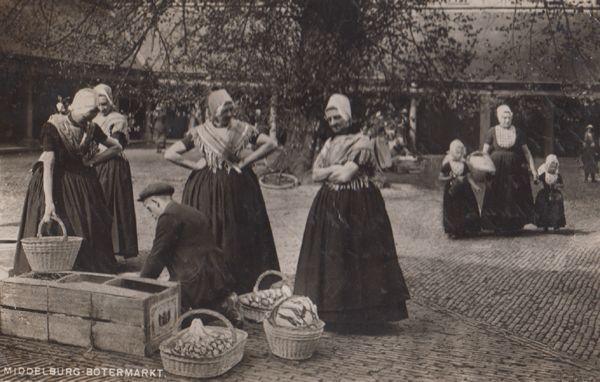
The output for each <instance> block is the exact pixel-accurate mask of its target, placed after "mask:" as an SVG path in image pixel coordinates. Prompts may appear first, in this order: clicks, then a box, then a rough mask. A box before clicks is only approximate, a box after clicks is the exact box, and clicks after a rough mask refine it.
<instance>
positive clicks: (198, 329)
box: [160, 309, 248, 378]
mask: <svg viewBox="0 0 600 382" xmlns="http://www.w3.org/2000/svg"><path fill="white" fill-rule="evenodd" d="M197 315H206V316H210V317H212V318H216V319H217V320H218V321H220V322H221V323H222V324H224V326H225V327H222V326H212V325H211V326H205V325H204V323H203V322H202V320H200V319H199V318H195V319H194V320H193V321H192V324H191V326H190V327H189V328H186V329H183V330H180V331H179V332H178V333H176V334H175V335H174V336H172V337H171V338H169V339H167V340H166V341H164V342H163V343H162V344H161V345H160V357H161V359H162V362H163V367H164V368H165V370H166V371H167V372H169V373H171V374H175V375H180V376H184V377H193V378H212V377H217V376H219V375H222V374H225V373H226V372H227V371H229V370H230V369H231V368H233V367H234V366H235V365H237V364H238V363H239V362H240V361H241V360H242V358H243V356H244V346H245V345H246V340H247V339H248V333H246V332H244V331H243V330H239V329H236V328H234V327H233V325H231V322H229V320H227V319H226V318H225V317H223V316H222V315H221V314H219V313H217V312H214V311H212V310H208V309H195V310H190V311H189V312H187V313H185V314H184V315H182V316H181V317H180V318H179V321H177V325H176V328H180V327H181V324H182V323H183V321H184V320H185V319H186V318H188V317H191V316H197ZM218 321H217V322H218Z"/></svg>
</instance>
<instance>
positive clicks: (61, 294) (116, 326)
mask: <svg viewBox="0 0 600 382" xmlns="http://www.w3.org/2000/svg"><path fill="white" fill-rule="evenodd" d="M0 288H1V289H0V331H1V332H2V333H3V334H6V335H13V336H18V337H25V338H34V339H38V340H46V341H53V342H58V343H64V344H69V345H75V346H83V347H90V346H93V347H95V348H98V349H101V350H110V351H116V352H123V353H128V354H136V355H150V354H152V353H153V352H155V351H156V350H157V349H158V346H159V345H160V343H161V342H162V341H163V340H165V339H166V338H168V337H169V336H170V335H171V334H172V331H173V329H174V324H175V322H176V321H177V319H178V317H179V311H180V304H181V303H180V301H181V300H180V289H179V288H180V287H179V284H178V283H173V282H161V281H156V280H152V279H141V278H131V277H117V276H112V275H106V274H98V273H84V272H61V273H52V274H44V273H28V274H25V275H21V276H18V277H11V278H8V279H5V280H3V281H2V282H1V284H0Z"/></svg>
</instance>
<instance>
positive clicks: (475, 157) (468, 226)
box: [448, 151, 496, 238]
mask: <svg viewBox="0 0 600 382" xmlns="http://www.w3.org/2000/svg"><path fill="white" fill-rule="evenodd" d="M467 165H468V167H469V171H468V172H467V174H466V175H465V176H464V177H463V179H462V180H459V179H456V181H455V182H453V184H452V185H451V186H450V188H449V189H448V198H449V200H450V201H451V206H452V233H453V236H450V237H451V238H459V237H465V236H472V235H476V234H478V233H479V232H480V231H481V230H482V229H484V227H485V226H486V224H485V223H484V222H485V220H484V216H483V211H484V210H485V209H486V208H487V206H488V204H489V202H490V186H489V184H490V179H491V176H492V174H493V173H494V172H495V171H496V167H495V166H494V163H493V162H492V160H491V159H490V157H489V156H488V155H485V154H483V153H481V152H480V151H476V152H474V153H472V154H471V155H469V157H468V158H467Z"/></svg>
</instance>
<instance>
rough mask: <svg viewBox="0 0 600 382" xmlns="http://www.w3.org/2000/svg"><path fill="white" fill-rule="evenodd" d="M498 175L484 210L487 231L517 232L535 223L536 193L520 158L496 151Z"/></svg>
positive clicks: (502, 151) (496, 174)
mask: <svg viewBox="0 0 600 382" xmlns="http://www.w3.org/2000/svg"><path fill="white" fill-rule="evenodd" d="M491 157H492V160H493V162H494V166H495V167H496V173H495V174H494V178H493V180H492V182H491V187H490V191H489V193H488V195H487V197H489V203H488V202H486V205H485V206H484V208H483V211H482V220H483V222H484V224H485V227H484V228H485V229H490V230H497V231H517V230H520V229H521V228H523V226H524V225H526V224H529V223H533V215H534V208H533V194H532V191H531V181H530V178H529V174H528V173H527V170H526V169H525V167H524V165H525V164H524V162H523V159H522V157H521V156H520V155H517V154H516V153H514V152H512V151H504V150H498V151H494V152H492V155H491Z"/></svg>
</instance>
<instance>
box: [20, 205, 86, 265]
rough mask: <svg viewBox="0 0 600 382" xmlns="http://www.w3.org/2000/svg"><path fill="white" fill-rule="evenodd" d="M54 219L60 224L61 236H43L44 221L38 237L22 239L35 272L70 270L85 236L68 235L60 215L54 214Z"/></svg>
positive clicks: (39, 227)
mask: <svg viewBox="0 0 600 382" xmlns="http://www.w3.org/2000/svg"><path fill="white" fill-rule="evenodd" d="M51 219H52V220H54V221H56V222H57V223H58V224H59V225H60V229H61V230H62V233H63V235H62V237H61V236H46V237H42V227H43V226H44V222H43V221H41V222H40V224H39V225H38V231H37V236H36V237H27V238H24V239H21V245H22V246H23V251H24V252H25V257H27V261H28V262H29V266H30V267H31V270H32V271H34V272H55V271H69V270H71V269H73V265H74V264H75V259H76V258H77V254H78V253H79V248H80V247H81V243H82V241H83V238H81V237H79V236H67V229H66V228H65V225H64V223H63V222H62V220H60V218H59V217H58V216H52V217H51Z"/></svg>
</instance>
